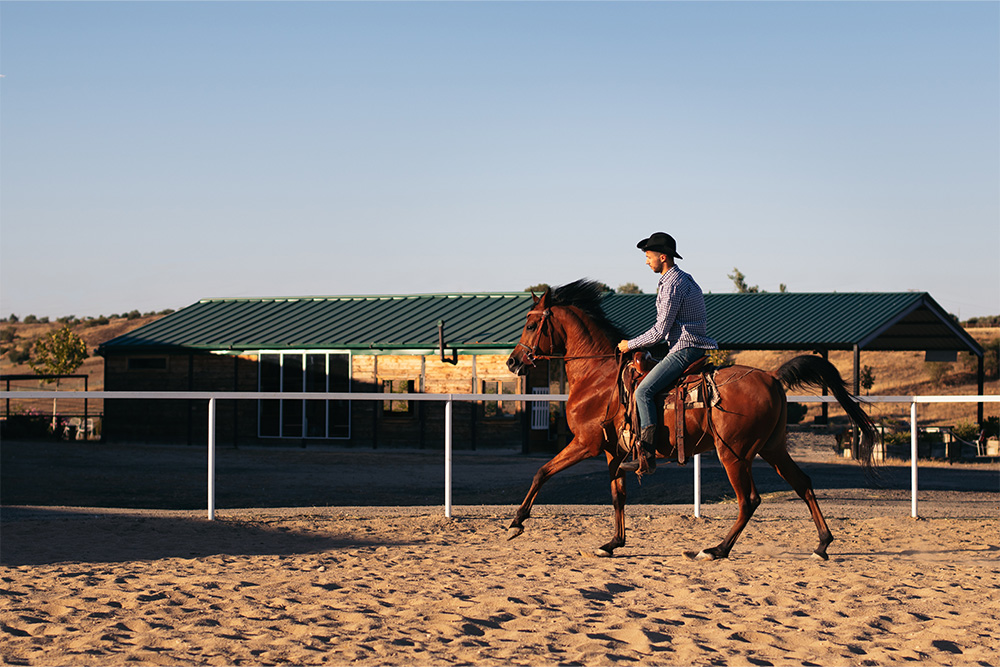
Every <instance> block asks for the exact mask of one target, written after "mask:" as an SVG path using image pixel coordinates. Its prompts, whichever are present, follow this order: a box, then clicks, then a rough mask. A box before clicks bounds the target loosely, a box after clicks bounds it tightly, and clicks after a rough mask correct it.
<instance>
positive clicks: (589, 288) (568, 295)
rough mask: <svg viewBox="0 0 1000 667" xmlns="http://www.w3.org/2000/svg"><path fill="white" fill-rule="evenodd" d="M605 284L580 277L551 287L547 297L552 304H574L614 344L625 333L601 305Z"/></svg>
mask: <svg viewBox="0 0 1000 667" xmlns="http://www.w3.org/2000/svg"><path fill="white" fill-rule="evenodd" d="M604 290H605V286H604V285H602V284H601V283H599V282H597V281H596V280H588V279H586V278H582V279H580V280H576V281H574V282H571V283H569V284H567V285H562V286H560V287H555V288H553V290H552V292H551V294H550V295H549V298H550V299H551V301H550V303H551V305H553V306H576V307H577V308H579V309H580V310H582V311H583V312H584V314H586V315H587V316H588V317H589V318H590V319H592V320H593V321H594V323H595V324H597V326H598V327H599V328H600V329H601V330H602V331H603V332H604V333H605V335H606V336H607V337H608V339H609V340H610V341H611V342H612V343H613V344H616V343H617V342H618V341H619V340H621V339H623V338H625V334H624V333H622V330H621V329H619V328H618V327H617V326H615V325H614V323H612V322H611V320H610V319H608V316H607V315H606V314H605V313H604V308H602V307H601V302H602V301H603V300H604V294H605V291H604Z"/></svg>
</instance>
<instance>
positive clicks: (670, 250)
mask: <svg viewBox="0 0 1000 667" xmlns="http://www.w3.org/2000/svg"><path fill="white" fill-rule="evenodd" d="M635 247H636V248H638V249H639V250H652V251H654V252H662V253H663V254H664V255H669V256H671V257H676V258H677V259H684V258H683V257H681V256H680V255H678V254H677V242H676V241H674V237H673V236H671V235H670V234H667V233H666V232H656V233H654V234H651V235H650V236H649V238H648V239H643V240H641V241H639V242H638V243H636V244H635Z"/></svg>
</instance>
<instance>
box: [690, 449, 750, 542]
mask: <svg viewBox="0 0 1000 667" xmlns="http://www.w3.org/2000/svg"><path fill="white" fill-rule="evenodd" d="M722 465H723V466H725V469H726V475H728V476H729V483H730V484H732V485H733V491H735V492H736V502H737V503H738V504H739V508H740V513H739V516H738V517H737V518H736V523H734V524H733V527H732V528H730V530H729V534H728V535H726V539H724V540H722V543H721V544H719V545H718V546H716V547H712V548H711V549H704V550H702V551H701V552H700V553H698V554H697V556H695V557H696V558H699V559H704V560H718V559H720V558H728V557H729V552H730V551H732V549H733V545H734V544H736V540H737V539H738V538H739V536H740V533H742V532H743V529H744V528H746V526H747V524H748V523H749V522H750V517H752V516H753V513H754V512H755V511H756V510H757V507H758V506H759V505H760V494H758V493H757V487H756V486H755V485H754V483H753V477H752V476H751V474H750V461H744V460H742V459H738V458H736V457H734V456H732V455H730V456H728V457H726V458H724V459H723V461H722ZM688 555H689V556H690V555H692V554H688Z"/></svg>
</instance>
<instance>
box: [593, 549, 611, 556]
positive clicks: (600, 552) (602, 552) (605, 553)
mask: <svg viewBox="0 0 1000 667" xmlns="http://www.w3.org/2000/svg"><path fill="white" fill-rule="evenodd" d="M594 555H595V556H597V557H598V558H612V557H614V553H612V552H610V551H608V550H607V549H605V548H604V547H601V548H599V549H594Z"/></svg>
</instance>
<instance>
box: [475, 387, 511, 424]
mask: <svg viewBox="0 0 1000 667" xmlns="http://www.w3.org/2000/svg"><path fill="white" fill-rule="evenodd" d="M480 393H482V394H486V395H490V396H503V395H504V394H516V393H517V380H483V381H482V382H481V383H480ZM482 406H483V417H485V418H486V419H509V418H511V417H516V416H517V401H504V400H484V401H482Z"/></svg>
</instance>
